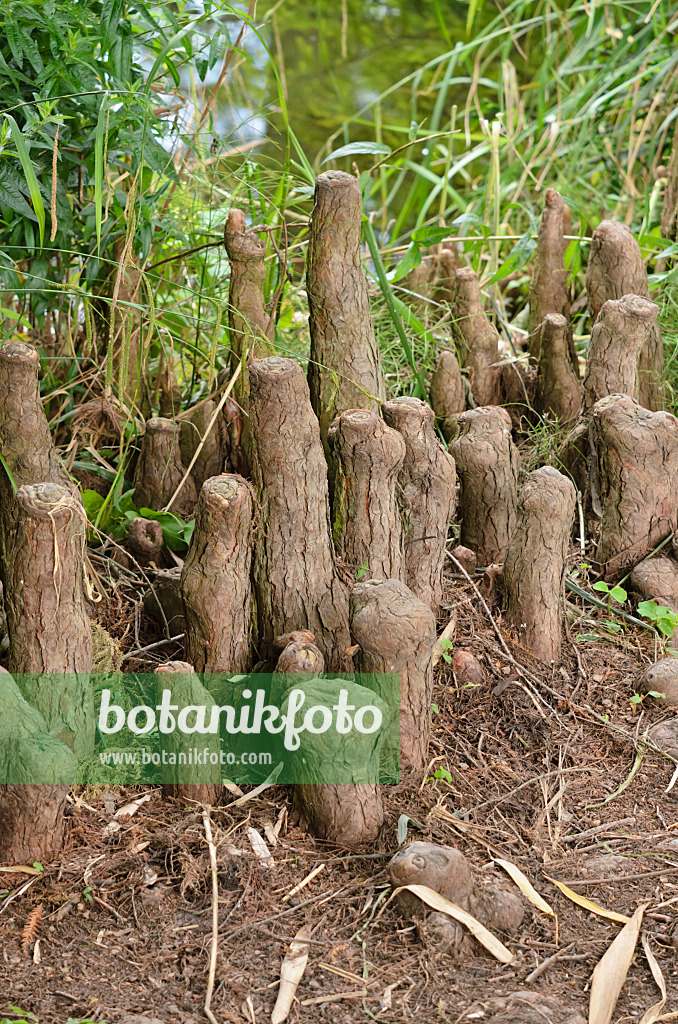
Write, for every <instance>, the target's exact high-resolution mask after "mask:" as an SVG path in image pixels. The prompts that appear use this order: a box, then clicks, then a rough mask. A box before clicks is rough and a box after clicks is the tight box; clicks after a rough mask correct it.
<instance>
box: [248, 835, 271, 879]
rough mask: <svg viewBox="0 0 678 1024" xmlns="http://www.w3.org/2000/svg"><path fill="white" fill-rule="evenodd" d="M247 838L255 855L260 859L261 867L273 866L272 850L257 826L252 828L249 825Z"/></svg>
mask: <svg viewBox="0 0 678 1024" xmlns="http://www.w3.org/2000/svg"><path fill="white" fill-rule="evenodd" d="M247 838H248V839H249V841H250V843H251V846H252V849H253V850H254V855H255V857H256V858H257V860H258V861H259V867H262V868H272V867H273V857H272V856H271V851H270V850H269V848H268V846H267V845H266V841H265V840H264V837H263V836H262V834H261V832H257V830H256V828H252V826H251V825H248V826H247Z"/></svg>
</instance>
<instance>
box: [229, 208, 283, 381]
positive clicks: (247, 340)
mask: <svg viewBox="0 0 678 1024" xmlns="http://www.w3.org/2000/svg"><path fill="white" fill-rule="evenodd" d="M224 245H225V246H226V252H227V253H228V261H229V263H230V265H231V281H230V287H229V292H228V326H229V332H230V337H231V349H232V351H233V354H234V356H235V357H236V361H239V359H240V357H241V356H242V354H243V352H244V351H245V350H246V351H247V353H248V362H249V361H250V360H252V359H262V358H264V357H265V356H267V355H272V354H273V332H274V328H275V321H274V319H273V317H272V316H270V314H269V313H268V312H267V311H266V306H265V304H264V282H265V280H266V264H265V262H264V259H265V256H266V246H265V245H264V244H263V242H262V241H261V240H260V238H259V236H258V235H257V233H256V232H255V231H252V229H251V228H248V227H247V225H246V223H245V214H244V213H243V212H242V210H231V212H230V213H229V215H228V217H227V218H226V224H225V225H224ZM234 368H235V367H234Z"/></svg>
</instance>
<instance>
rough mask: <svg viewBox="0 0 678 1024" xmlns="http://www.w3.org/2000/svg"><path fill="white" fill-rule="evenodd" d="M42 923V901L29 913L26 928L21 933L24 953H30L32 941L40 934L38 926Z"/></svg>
mask: <svg viewBox="0 0 678 1024" xmlns="http://www.w3.org/2000/svg"><path fill="white" fill-rule="evenodd" d="M41 923H42V903H38V905H37V907H35V908H34V909H33V910H31V912H30V914H29V915H28V920H27V921H26V924H25V925H24V929H23V931H22V933H21V948H22V950H23V951H24V953H28V950H29V949H30V948H31V942H33V939H34V938H35V936H36V935H37V934H38V928H39V927H40V925H41Z"/></svg>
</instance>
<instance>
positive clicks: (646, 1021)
mask: <svg viewBox="0 0 678 1024" xmlns="http://www.w3.org/2000/svg"><path fill="white" fill-rule="evenodd" d="M640 941H641V942H642V943H643V950H644V951H645V956H646V957H647V962H648V964H649V965H650V970H651V971H652V977H653V978H654V980H655V982H656V985H657V988H658V989H659V991H660V992H661V999H660V1000H659V1002H658V1003H655V1004H654V1006H651V1007H650V1009H649V1010H646V1011H645V1013H644V1014H643V1016H642V1017H641V1018H640V1020H639V1021H638V1024H655V1022H656V1021H658V1020H665V1019H666V1018H665V1017H664V1018H662V1017H661V1016H660V1014H661V1012H662V1010H663V1009H664V1007H665V1006H666V999H667V995H666V982H665V981H664V975H663V974H662V972H661V967H660V966H659V964H658V963H657V960H656V958H655V955H654V953H653V952H652V950H651V949H650V940H649V938H648V936H647V935H645V934H643V935H641V937H640Z"/></svg>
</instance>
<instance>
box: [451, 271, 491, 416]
mask: <svg viewBox="0 0 678 1024" xmlns="http://www.w3.org/2000/svg"><path fill="white" fill-rule="evenodd" d="M452 312H453V314H454V318H455V320H454V333H455V338H456V341H457V348H458V350H459V356H460V361H461V365H462V366H463V367H465V368H466V369H467V370H469V374H470V378H471V390H472V391H473V398H474V401H475V403H476V405H494V404H495V403H496V402H497V400H498V397H499V374H498V367H497V365H496V364H497V363H498V362H499V334H498V332H497V329H496V327H495V326H494V324H493V323H492V321H491V320H490V318H489V317H488V316H487V314H486V312H485V309H484V307H483V298H482V295H481V292H480V285H479V283H478V276H477V274H476V273H475V271H473V270H471V268H470V267H462V268H461V269H460V270H458V271H457V275H456V287H455V292H454V303H453V306H452Z"/></svg>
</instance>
